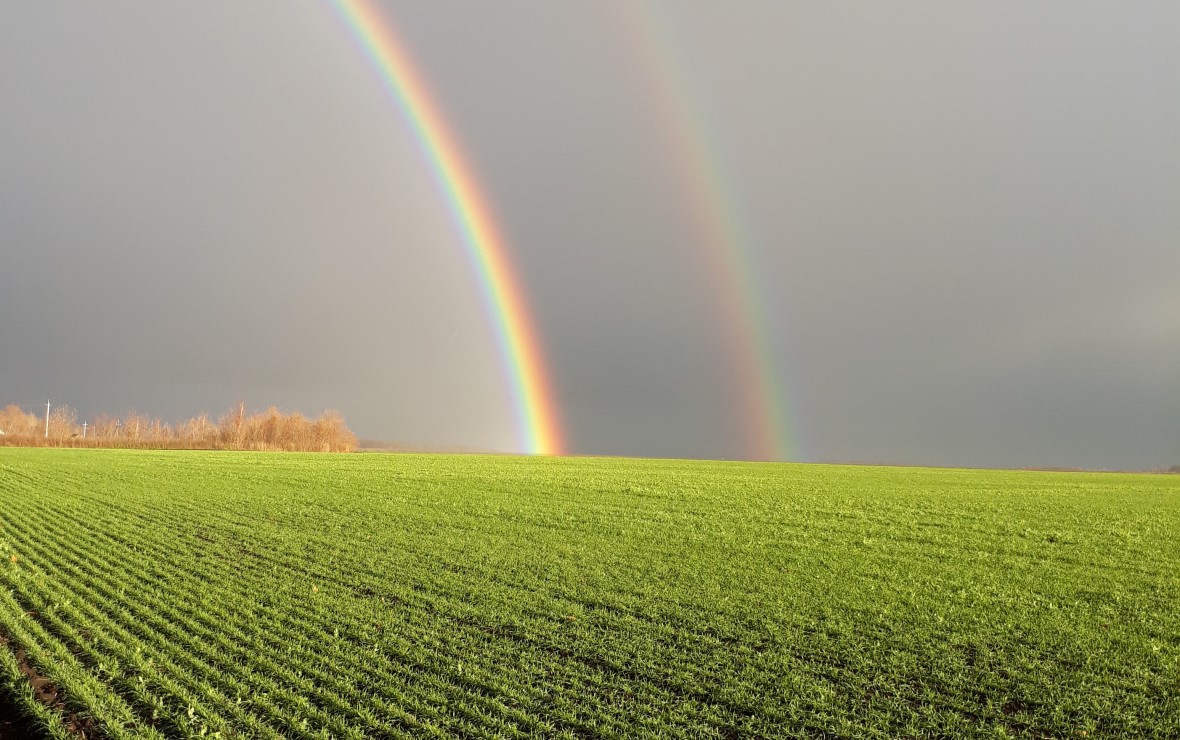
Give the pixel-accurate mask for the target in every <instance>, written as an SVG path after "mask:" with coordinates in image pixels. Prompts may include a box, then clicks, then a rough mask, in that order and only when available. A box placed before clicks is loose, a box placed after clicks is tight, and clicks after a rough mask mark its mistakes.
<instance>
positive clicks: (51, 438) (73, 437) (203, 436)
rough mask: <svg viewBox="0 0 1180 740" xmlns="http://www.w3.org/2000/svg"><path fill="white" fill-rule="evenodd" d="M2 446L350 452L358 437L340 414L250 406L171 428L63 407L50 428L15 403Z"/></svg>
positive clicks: (132, 416) (134, 416) (0, 426)
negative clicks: (81, 416) (88, 416)
mask: <svg viewBox="0 0 1180 740" xmlns="http://www.w3.org/2000/svg"><path fill="white" fill-rule="evenodd" d="M0 446H9V447H136V448H146V449H169V450H258V451H264V450H276V451H280V450H281V451H287V452H351V451H353V450H355V449H356V447H357V439H356V435H354V434H353V433H352V430H350V429H349V428H348V425H347V424H345V423H344V417H343V416H341V415H340V413H339V412H336V411H326V412H324V413H323V414H321V415H320V417H319V418H317V419H308V418H306V417H304V416H303V415H302V414H300V413H299V412H295V413H291V414H284V413H282V412H281V411H279V410H278V409H277V408H275V407H274V406H271V407H270V408H268V409H267V410H266V411H264V412H262V413H258V414H247V413H246V405H245V404H243V403H239V404H238V405H237V406H235V407H234V408H232V409H230V410H229V411H227V412H226V413H224V414H222V415H221V416H220V417H218V419H217V420H216V421H214V420H213V419H212V418H211V417H210V416H209V415H208V414H200V415H198V416H194V417H193V418H191V419H188V420H187V421H183V422H179V423H177V424H168V423H166V422H163V421H161V420H160V419H157V418H153V417H150V416H147V415H146V414H140V413H136V412H134V411H129V412H127V413H126V414H123V415H122V416H111V415H107V414H102V415H99V416H96V417H95V418H94V419H93V421H90V420H87V421H86V422H80V421H79V420H78V414H77V412H76V411H75V410H74V409H72V408H70V407H69V406H65V405H61V406H55V407H52V408H51V409H50V413H49V419H48V424H47V423H46V419H45V416H44V415H43V414H37V413H33V412H28V411H25V410H24V409H22V408H21V407H19V406H17V405H15V404H11V405H9V406H8V407H7V408H4V409H3V410H0Z"/></svg>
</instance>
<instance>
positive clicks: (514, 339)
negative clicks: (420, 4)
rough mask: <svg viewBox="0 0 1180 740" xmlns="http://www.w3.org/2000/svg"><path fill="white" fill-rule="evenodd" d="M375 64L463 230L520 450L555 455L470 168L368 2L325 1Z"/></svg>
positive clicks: (522, 309) (550, 408)
mask: <svg viewBox="0 0 1180 740" xmlns="http://www.w3.org/2000/svg"><path fill="white" fill-rule="evenodd" d="M329 2H330V3H331V4H332V6H333V7H334V8H335V9H336V11H337V13H338V14H339V16H340V17H341V18H342V19H343V21H344V23H345V25H347V26H348V28H349V30H350V31H351V33H352V35H353V36H354V37H355V38H356V39H357V41H358V42H359V43H360V45H361V47H362V48H363V49H364V50H365V53H366V54H367V56H368V57H369V60H370V61H371V62H372V63H373V66H374V67H375V68H376V70H377V72H378V73H379V74H380V76H381V79H382V80H383V81H384V82H385V85H386V87H387V88H388V89H389V91H390V92H391V93H392V94H393V98H394V100H395V101H396V102H397V104H398V107H399V108H400V109H401V112H402V114H403V115H404V116H405V119H406V121H407V122H408V123H409V125H410V128H411V129H412V130H413V133H414V135H415V136H416V137H417V139H418V142H419V144H420V145H421V147H422V150H423V152H424V154H425V157H426V159H427V161H428V162H429V164H430V167H431V169H432V171H433V173H434V176H435V178H436V180H437V181H438V184H439V187H440V188H441V189H442V191H443V193H444V195H445V199H446V201H447V204H448V206H449V207H450V210H451V214H452V216H453V217H454V219H455V222H456V225H457V227H458V229H459V231H460V233H461V234H462V237H463V244H464V247H465V249H466V251H467V256H468V258H469V259H470V261H471V264H472V266H473V268H474V269H475V272H476V274H477V276H478V279H479V282H480V287H481V288H482V292H483V298H484V303H485V306H486V308H487V310H488V313H489V315H490V316H491V323H492V324H493V326H494V329H495V333H496V339H497V345H498V347H499V352H500V358H501V362H502V365H503V368H504V373H505V375H506V377H507V379H508V382H509V385H510V386H511V393H512V402H513V407H514V409H515V413H516V416H517V419H516V421H517V429H518V431H519V434H520V445H521V447H522V448H523V449H524V450H525V451H527V452H531V453H536V454H560V453H561V452H562V450H563V442H562V434H561V425H560V422H559V420H558V415H557V409H556V406H555V404H554V399H553V393H552V389H551V384H550V381H549V375H548V371H547V369H546V366H545V361H544V356H543V355H542V353H541V348H540V342H539V340H538V336H537V331H536V328H535V327H534V326H533V323H532V321H531V319H530V315H529V311H528V306H527V305H526V302H525V298H524V293H523V292H522V290H521V288H520V285H519V283H518V281H517V278H516V275H515V273H514V272H513V269H512V264H511V260H510V259H509V255H508V249H507V247H506V245H505V243H504V240H503V238H502V237H501V236H500V233H499V229H498V228H497V226H496V223H495V219H494V218H493V217H492V213H491V209H490V208H489V206H488V204H487V201H486V199H485V198H484V197H483V195H482V194H481V192H480V189H479V187H478V185H477V183H476V178H475V175H474V173H473V172H472V169H471V167H470V166H469V165H468V164H467V161H466V160H465V159H464V157H463V155H462V152H461V150H460V148H459V146H458V144H457V143H456V140H455V138H454V137H453V136H452V135H451V133H450V130H449V128H448V127H447V125H446V121H445V120H444V119H443V117H442V114H441V113H440V112H439V110H438V107H437V106H436V105H435V103H434V101H433V100H432V99H431V97H430V95H429V93H428V92H427V88H426V85H425V83H423V81H422V79H421V77H420V76H419V75H418V73H417V72H416V71H415V69H414V66H413V65H412V64H411V62H410V57H409V55H408V54H407V53H406V51H405V49H404V47H403V45H402V43H401V41H400V40H399V39H398V38H397V35H396V33H395V31H394V28H393V26H392V24H391V23H389V22H388V21H387V20H386V19H385V18H383V17H382V16H381V15H380V14H379V13H378V12H377V10H376V8H374V7H373V4H372V2H371V1H370V0H329Z"/></svg>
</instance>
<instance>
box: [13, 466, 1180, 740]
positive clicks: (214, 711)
mask: <svg viewBox="0 0 1180 740" xmlns="http://www.w3.org/2000/svg"><path fill="white" fill-rule="evenodd" d="M0 555H2V556H3V557H2V558H0V630H2V631H3V633H4V634H6V635H7V636H8V638H9V641H10V643H12V644H13V645H15V646H19V647H20V648H23V649H24V650H25V651H26V652H27V656H28V659H29V660H30V662H31V663H32V665H34V666H35V667H36V669H37V671H38V672H39V673H40V674H42V675H44V676H45V677H48V678H49V679H51V680H52V681H53V683H54V684H56V685H57V686H59V687H60V688H61V695H62V697H64V699H65V701H66V705H67V706H66V709H65V712H66V713H74V714H78V715H80V716H92V717H94V718H95V720H96V722H97V724H98V726H100V727H101V728H102V730H103V731H105V732H106V733H107V734H108V735H110V736H112V737H131V736H157V737H160V736H167V737H173V736H196V735H200V734H202V733H217V732H220V733H222V735H223V736H235V735H236V736H251V737H254V736H258V737H278V736H285V737H310V736H319V737H329V736H330V737H366V736H391V735H392V736H398V735H407V736H411V735H413V736H422V735H435V736H454V735H471V736H485V737H495V736H500V737H514V736H523V735H533V736H563V735H564V736H581V735H601V736H619V737H621V736H633V735H635V734H653V735H654V734H660V735H665V736H685V737H689V736H691V737H697V736H710V735H712V736H721V737H728V736H738V735H741V736H746V735H759V734H760V735H764V736H816V735H823V734H825V733H826V734H830V735H835V736H866V737H894V736H899V735H907V736H972V735H977V736H997V735H1001V736H1002V735H1005V734H1008V735H1016V736H1019V735H1025V736H1042V735H1048V736H1054V737H1058V736H1082V734H1083V733H1086V734H1087V735H1088V736H1091V737H1093V736H1125V735H1144V736H1152V735H1155V736H1177V735H1180V700H1178V699H1177V696H1178V695H1180V606H1178V605H1180V478H1177V477H1170V476H1147V475H1113V474H1110V475H1108V474H1063V473H1024V472H1020V473H1017V472H982V471H948V470H922V469H897V468H856V467H835V466H803V465H771V464H739V463H709V462H683V461H654V460H609V459H605V460H604V459H544V458H514V457H480V456H424V455H422V456H420V455H348V456H315V455H299V454H262V453H209V452H204V453H201V452H197V453H192V452H188V453H186V452H144V451H90V450H76V451H68V450H0ZM22 681H25V678H24V676H22V675H21V674H20V672H19V671H18V670H17V668H16V667H15V662H14V661H13V660H12V659H11V655H10V653H9V654H8V657H7V658H6V657H5V655H0V683H6V684H7V685H8V686H9V687H10V688H12V687H15V688H16V689H17V694H18V696H19V697H22V699H21V700H22V701H25V703H32V702H33V700H32V699H30V698H29V695H28V692H27V690H25V689H23V688H22V685H23V684H22ZM25 682H26V683H27V681H25ZM37 711H38V712H39V713H41V714H44V711H43V710H42V709H40V708H38V709H37ZM59 713H60V710H59ZM55 732H56V733H61V732H62V730H61V729H60V724H59V727H58V729H57V730H55Z"/></svg>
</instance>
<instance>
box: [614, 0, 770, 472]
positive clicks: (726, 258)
mask: <svg viewBox="0 0 1180 740" xmlns="http://www.w3.org/2000/svg"><path fill="white" fill-rule="evenodd" d="M611 7H613V8H615V9H617V18H618V20H619V23H620V25H621V27H622V30H623V33H624V34H625V35H626V36H627V37H628V40H629V42H630V44H631V46H632V47H633V49H634V51H635V53H636V55H637V56H638V57H639V61H640V65H639V66H640V67H641V68H642V69H643V70H644V71H645V73H646V76H647V78H648V79H647V84H648V86H649V88H650V89H651V90H654V91H655V94H654V95H653V99H654V100H655V101H656V102H657V104H658V107H659V113H660V115H661V117H662V119H663V120H662V124H661V131H662V132H663V133H664V134H666V135H667V136H668V143H669V144H670V145H671V146H672V147H673V148H674V152H673V156H674V159H675V161H676V163H677V165H678V166H679V167H680V168H681V170H682V174H683V177H681V178H680V180H679V184H680V185H681V186H682V187H683V189H684V196H685V197H686V199H687V200H688V201H689V205H690V209H691V211H692V213H693V214H694V216H695V218H696V221H697V228H698V229H699V230H700V232H701V236H702V238H703V241H704V242H705V243H706V245H707V252H708V257H709V265H708V267H709V273H710V275H711V276H712V278H713V280H714V282H715V286H714V287H715V291H714V293H715V295H716V297H717V300H718V303H719V308H720V309H721V311H722V313H723V314H724V320H725V324H726V326H727V328H728V340H729V350H730V355H731V360H732V371H733V375H734V382H735V385H736V387H737V393H738V396H739V399H738V401H739V404H740V406H741V413H742V426H743V428H744V430H745V436H746V440H745V446H746V450H747V454H749V455H750V456H751V457H755V458H757V459H762V460H787V459H791V457H792V454H793V449H792V440H791V435H790V430H789V428H788V425H787V418H788V414H787V408H786V403H785V399H784V393H783V392H782V390H781V389H782V387H783V384H782V383H781V382H780V380H779V379H778V376H779V370H778V368H777V363H776V361H775V353H774V352H773V351H772V348H771V346H770V337H771V335H772V331H771V329H770V327H769V317H770V316H771V315H772V312H771V311H770V309H769V307H768V306H767V305H766V300H765V291H763V290H762V289H760V287H759V280H758V278H757V273H756V270H755V262H754V256H753V254H752V251H753V250H752V247H751V244H750V239H749V238H748V236H747V235H746V233H745V229H744V227H743V224H742V222H741V219H740V218H739V217H738V213H739V209H738V207H737V204H736V199H735V198H734V197H733V195H732V188H731V187H729V186H728V185H727V182H726V178H725V177H724V176H723V175H722V167H721V165H720V157H718V156H716V154H715V153H714V149H715V147H714V146H711V145H710V141H711V138H712V137H710V136H709V135H708V134H707V131H706V128H705V123H704V121H705V117H704V116H703V115H702V113H701V110H700V108H701V106H699V105H697V104H696V102H695V101H694V100H693V96H692V94H691V92H690V89H689V86H688V85H687V83H686V82H685V79H686V77H687V75H686V73H685V72H684V70H683V67H684V65H683V63H682V62H681V61H680V57H679V54H677V51H676V49H675V47H674V45H673V43H672V41H671V40H670V39H669V38H668V35H667V32H666V31H665V26H666V24H665V23H663V22H661V21H660V19H659V18H657V17H656V16H655V14H654V10H653V9H652V7H651V5H650V3H649V2H647V1H646V0H616V2H614V3H611Z"/></svg>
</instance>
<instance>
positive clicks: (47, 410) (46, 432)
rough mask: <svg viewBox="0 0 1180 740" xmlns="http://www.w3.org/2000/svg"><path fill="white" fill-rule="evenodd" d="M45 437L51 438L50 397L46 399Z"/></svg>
mask: <svg viewBox="0 0 1180 740" xmlns="http://www.w3.org/2000/svg"><path fill="white" fill-rule="evenodd" d="M45 439H49V399H48V398H46V399H45Z"/></svg>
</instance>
